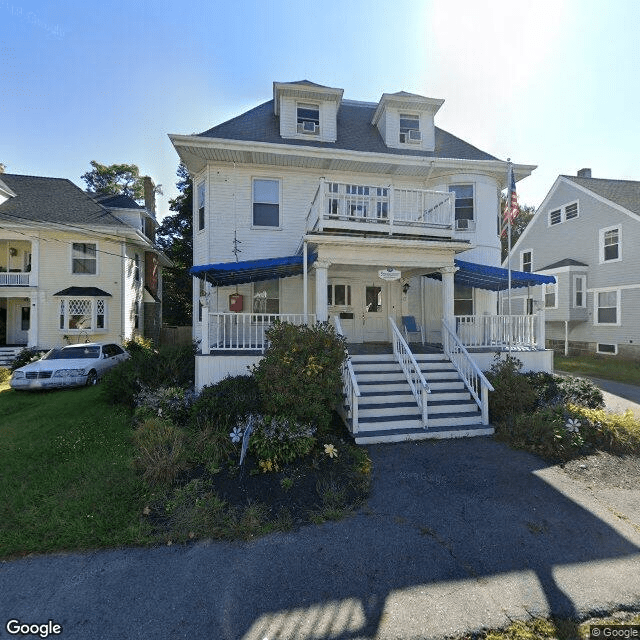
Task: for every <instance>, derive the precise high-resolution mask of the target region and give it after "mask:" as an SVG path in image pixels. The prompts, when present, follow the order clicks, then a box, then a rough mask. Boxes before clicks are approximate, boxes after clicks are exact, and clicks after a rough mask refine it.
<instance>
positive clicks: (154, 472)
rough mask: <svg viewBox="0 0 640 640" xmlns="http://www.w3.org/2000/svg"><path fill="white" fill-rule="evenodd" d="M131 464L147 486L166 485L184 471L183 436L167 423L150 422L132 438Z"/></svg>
mask: <svg viewBox="0 0 640 640" xmlns="http://www.w3.org/2000/svg"><path fill="white" fill-rule="evenodd" d="M133 442H134V445H135V447H136V449H137V453H136V456H135V458H134V463H135V466H136V468H137V469H138V470H139V471H141V473H142V477H143V478H144V479H145V480H146V481H147V482H148V483H149V484H150V485H160V484H169V483H171V482H173V481H174V480H175V479H176V477H177V476H178V474H179V473H180V472H181V471H183V470H184V469H185V467H186V455H185V453H186V452H185V435H184V432H183V431H182V430H181V429H178V428H177V427H175V426H174V425H172V424H171V423H170V422H167V421H165V420H160V419H158V418H151V419H149V420H145V422H143V423H142V425H141V426H140V427H138V428H137V429H136V430H135V432H134V434H133Z"/></svg>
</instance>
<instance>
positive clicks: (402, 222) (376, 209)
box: [307, 180, 473, 238]
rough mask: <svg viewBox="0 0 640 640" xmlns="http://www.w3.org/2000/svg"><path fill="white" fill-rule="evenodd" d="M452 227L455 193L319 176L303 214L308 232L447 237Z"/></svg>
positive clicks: (450, 235) (449, 235) (451, 232)
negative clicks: (350, 181)
mask: <svg viewBox="0 0 640 640" xmlns="http://www.w3.org/2000/svg"><path fill="white" fill-rule="evenodd" d="M458 222H471V223H472V224H473V221H466V220H465V221H458ZM455 228H456V224H455V194H453V193H448V192H445V191H429V190H426V189H406V188H398V187H393V186H391V185H389V186H386V187H385V186H368V185H359V184H349V183H343V182H328V181H325V180H321V181H320V185H319V186H318V190H317V191H316V195H315V198H314V200H313V202H312V204H311V208H310V210H309V213H308V214H307V231H308V232H311V231H329V230H331V231H346V232H348V231H365V232H377V233H387V234H392V233H398V234H408V235H418V236H437V237H446V238H450V237H452V235H453V232H454V229H455ZM467 228H468V227H465V229H467Z"/></svg>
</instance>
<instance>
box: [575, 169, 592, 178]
mask: <svg viewBox="0 0 640 640" xmlns="http://www.w3.org/2000/svg"><path fill="white" fill-rule="evenodd" d="M590 177H591V169H580V170H579V171H578V178H590Z"/></svg>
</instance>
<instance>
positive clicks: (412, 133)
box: [400, 113, 422, 144]
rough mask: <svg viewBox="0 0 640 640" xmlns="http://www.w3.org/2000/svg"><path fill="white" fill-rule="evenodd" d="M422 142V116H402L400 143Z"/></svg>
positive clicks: (406, 114)
mask: <svg viewBox="0 0 640 640" xmlns="http://www.w3.org/2000/svg"><path fill="white" fill-rule="evenodd" d="M421 140H422V134H421V133H420V116H416V115H411V114H408V113H401V114H400V142H403V143H414V144H417V143H419V142H420V141H421Z"/></svg>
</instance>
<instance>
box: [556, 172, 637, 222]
mask: <svg viewBox="0 0 640 640" xmlns="http://www.w3.org/2000/svg"><path fill="white" fill-rule="evenodd" d="M562 177H563V178H566V179H567V180H571V182H575V183H576V184H577V185H579V186H581V187H584V188H585V189H589V191H593V193H596V194H598V195H599V196H601V197H603V198H606V199H607V200H610V201H611V202H614V203H615V204H617V205H620V206H621V207H624V208H625V209H627V210H628V211H631V212H633V213H636V214H638V215H640V182H638V181H636V180H605V179H602V178H578V177H576V176H562Z"/></svg>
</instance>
